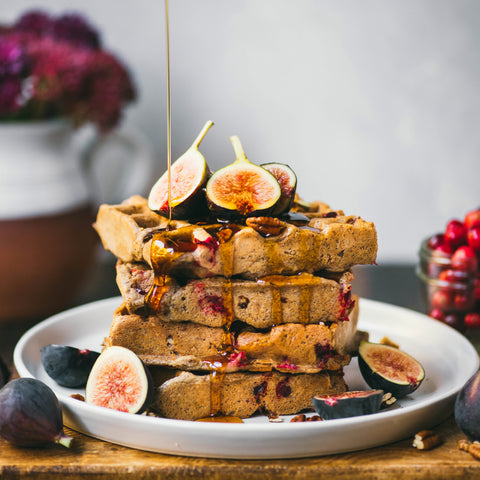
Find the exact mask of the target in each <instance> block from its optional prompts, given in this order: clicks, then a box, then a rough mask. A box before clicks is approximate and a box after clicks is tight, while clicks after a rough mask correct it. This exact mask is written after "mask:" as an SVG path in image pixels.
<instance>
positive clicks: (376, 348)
mask: <svg viewBox="0 0 480 480" xmlns="http://www.w3.org/2000/svg"><path fill="white" fill-rule="evenodd" d="M358 365H359V367H360V372H361V373H362V376H363V378H364V379H365V381H366V382H367V384H368V385H369V386H370V388H379V389H382V390H384V391H385V392H389V393H391V394H392V395H393V396H394V397H395V398H397V399H398V398H402V397H404V396H405V395H408V394H409V393H413V392H414V391H415V390H416V389H417V388H418V387H419V386H420V384H421V383H422V382H423V379H424V378H425V371H424V369H423V367H422V365H421V364H420V363H419V362H418V361H417V360H415V359H414V358H413V357H412V356H410V355H408V354H407V353H405V352H403V351H401V350H399V349H398V348H395V347H392V346H390V345H385V344H381V343H371V342H367V341H363V342H361V343H360V347H359V349H358Z"/></svg>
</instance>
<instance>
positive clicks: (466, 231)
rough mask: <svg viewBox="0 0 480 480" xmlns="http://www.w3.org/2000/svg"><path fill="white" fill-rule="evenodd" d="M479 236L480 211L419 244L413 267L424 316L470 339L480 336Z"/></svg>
mask: <svg viewBox="0 0 480 480" xmlns="http://www.w3.org/2000/svg"><path fill="white" fill-rule="evenodd" d="M479 233H480V209H477V210H473V211H471V212H469V213H467V215H466V216H465V220H464V221H463V222H461V221H459V220H451V221H450V222H449V223H448V224H447V226H446V229H445V231H444V232H443V233H439V234H436V235H433V236H431V237H429V238H427V239H425V240H424V241H423V242H422V244H421V246H420V252H419V264H418V267H417V276H418V278H419V279H420V284H421V287H422V293H423V298H424V301H425V310H426V312H427V314H428V315H430V316H431V317H433V318H435V319H436V320H439V321H442V322H444V323H446V324H448V325H450V326H452V327H454V328H456V329H457V330H459V331H460V332H463V333H465V334H466V335H467V336H468V337H472V338H473V337H478V336H479V334H480V271H479V263H480V262H479V260H480V236H479V235H478V234H479Z"/></svg>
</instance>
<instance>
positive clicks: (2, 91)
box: [0, 77, 22, 114]
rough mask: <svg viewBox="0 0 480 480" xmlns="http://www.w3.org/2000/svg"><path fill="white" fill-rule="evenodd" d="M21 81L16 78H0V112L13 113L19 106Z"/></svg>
mask: <svg viewBox="0 0 480 480" xmlns="http://www.w3.org/2000/svg"><path fill="white" fill-rule="evenodd" d="M21 93H22V82H21V80H20V79H18V78H13V77H9V78H3V79H0V113H1V114H5V113H15V112H17V111H18V110H20V108H21Z"/></svg>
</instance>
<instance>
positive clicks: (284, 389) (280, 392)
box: [275, 377, 292, 398]
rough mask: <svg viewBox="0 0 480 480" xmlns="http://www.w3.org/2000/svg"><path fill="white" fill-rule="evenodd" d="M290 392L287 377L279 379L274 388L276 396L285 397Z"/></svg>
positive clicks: (290, 388)
mask: <svg viewBox="0 0 480 480" xmlns="http://www.w3.org/2000/svg"><path fill="white" fill-rule="evenodd" d="M291 393H292V387H291V386H290V385H289V384H288V377H287V378H284V379H283V380H280V381H279V382H278V383H277V386H276V388H275V394H276V396H277V398H282V397H283V398H287V397H288V396H290V394H291Z"/></svg>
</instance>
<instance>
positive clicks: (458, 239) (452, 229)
mask: <svg viewBox="0 0 480 480" xmlns="http://www.w3.org/2000/svg"><path fill="white" fill-rule="evenodd" d="M466 240H467V229H466V228H465V226H464V225H463V223H462V222H461V221H460V220H450V221H449V222H448V224H447V228H446V229H445V242H447V243H448V244H449V245H451V246H452V247H453V248H456V247H459V246H460V245H463V244H465V242H466Z"/></svg>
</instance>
